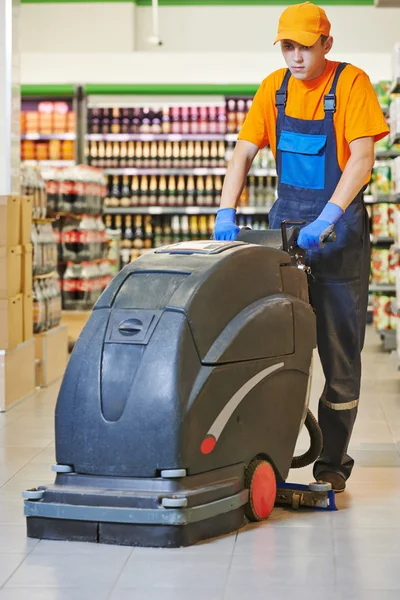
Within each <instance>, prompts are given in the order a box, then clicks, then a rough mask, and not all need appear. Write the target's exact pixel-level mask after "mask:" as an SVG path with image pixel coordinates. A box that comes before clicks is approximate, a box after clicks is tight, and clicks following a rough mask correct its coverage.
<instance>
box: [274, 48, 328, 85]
mask: <svg viewBox="0 0 400 600" xmlns="http://www.w3.org/2000/svg"><path fill="white" fill-rule="evenodd" d="M332 42H333V40H332V38H328V40H327V41H326V42H325V43H324V44H322V42H321V39H319V40H317V42H316V43H315V44H314V46H302V45H301V44H298V43H297V42H294V41H293V40H282V41H281V50H282V55H283V58H284V59H285V62H286V64H287V66H288V67H289V69H290V72H291V73H292V75H293V77H294V78H295V79H300V80H302V81H310V80H311V79H315V78H316V77H319V76H320V75H322V73H323V72H324V70H325V56H326V54H328V52H329V50H330V49H331V48H332Z"/></svg>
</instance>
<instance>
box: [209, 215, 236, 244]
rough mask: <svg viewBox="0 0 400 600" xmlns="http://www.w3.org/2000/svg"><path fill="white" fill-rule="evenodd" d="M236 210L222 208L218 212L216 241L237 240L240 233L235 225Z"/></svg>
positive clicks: (215, 231) (215, 228) (215, 230)
mask: <svg viewBox="0 0 400 600" xmlns="http://www.w3.org/2000/svg"><path fill="white" fill-rule="evenodd" d="M235 216H236V210H235V209H234V208H221V209H220V210H219V211H218V212H217V218H216V220H215V227H214V239H216V240H219V241H222V240H225V241H231V242H233V241H234V240H236V238H237V235H238V233H239V231H240V227H238V226H237V225H236V223H235Z"/></svg>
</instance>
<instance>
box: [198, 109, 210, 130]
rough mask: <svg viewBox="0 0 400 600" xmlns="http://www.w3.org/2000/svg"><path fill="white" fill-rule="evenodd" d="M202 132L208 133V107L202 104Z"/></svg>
mask: <svg viewBox="0 0 400 600" xmlns="http://www.w3.org/2000/svg"><path fill="white" fill-rule="evenodd" d="M200 133H208V109H207V106H200Z"/></svg>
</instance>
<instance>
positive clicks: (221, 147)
mask: <svg viewBox="0 0 400 600" xmlns="http://www.w3.org/2000/svg"><path fill="white" fill-rule="evenodd" d="M225 155H226V150H225V142H223V141H222V140H221V141H220V142H219V144H218V166H219V167H224V166H225V163H226V156H225Z"/></svg>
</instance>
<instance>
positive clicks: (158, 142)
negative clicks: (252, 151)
mask: <svg viewBox="0 0 400 600" xmlns="http://www.w3.org/2000/svg"><path fill="white" fill-rule="evenodd" d="M89 100H90V99H89ZM251 102H252V99H251V98H225V99H224V98H222V97H221V98H220V99H219V100H218V99H217V100H216V101H215V103H214V104H213V103H211V102H209V101H208V102H207V103H201V102H198V103H196V102H194V101H193V102H192V103H191V104H190V103H185V102H184V101H179V102H178V101H176V100H175V101H171V102H168V103H162V104H160V103H157V102H152V103H151V104H148V105H144V104H140V103H137V104H135V103H132V106H122V105H121V106H116V105H114V106H104V102H103V104H102V105H101V106H96V105H95V104H93V105H90V101H89V107H88V124H87V135H86V139H85V154H86V157H87V161H88V163H89V164H90V165H92V166H95V167H99V168H102V169H103V170H104V172H105V173H106V174H107V176H108V189H107V196H106V198H105V202H104V218H105V224H106V228H107V231H108V232H109V234H110V235H113V234H115V232H120V234H121V250H120V252H121V266H124V265H125V264H127V262H129V261H130V260H132V259H134V258H137V257H138V256H140V255H141V254H142V253H143V252H146V251H147V250H149V249H150V248H154V247H158V246H160V245H164V244H168V243H171V242H172V241H178V240H179V241H186V240H189V239H209V238H210V236H211V235H212V232H213V228H214V222H215V214H216V211H217V208H218V206H219V204H220V200H221V192H222V186H223V181H224V176H225V174H226V170H227V166H228V164H229V161H230V160H231V157H232V153H233V150H234V147H235V144H236V141H237V137H238V132H239V131H240V129H241V127H242V125H243V123H244V120H245V118H246V115H247V112H248V110H249V108H250V106H251ZM275 198H276V169H275V164H274V160H273V156H272V153H271V152H270V150H269V149H264V150H262V151H260V152H259V153H258V155H257V157H256V160H255V161H254V164H253V167H252V170H251V172H250V173H249V176H248V178H247V182H246V186H245V188H244V190H243V193H242V195H241V198H240V202H239V210H238V218H239V220H240V222H242V221H243V223H242V224H247V225H250V224H252V226H253V227H254V226H256V227H257V226H261V225H262V226H263V227H267V226H268V220H267V215H268V212H269V210H270V208H271V206H272V204H273V203H274V202H275ZM250 215H252V216H250Z"/></svg>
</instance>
